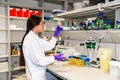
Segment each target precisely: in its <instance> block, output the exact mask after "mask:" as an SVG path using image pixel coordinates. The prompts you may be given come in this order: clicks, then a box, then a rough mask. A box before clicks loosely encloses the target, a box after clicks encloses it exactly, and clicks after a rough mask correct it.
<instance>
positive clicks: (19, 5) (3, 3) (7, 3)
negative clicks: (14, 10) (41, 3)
mask: <svg viewBox="0 0 120 80" xmlns="http://www.w3.org/2000/svg"><path fill="white" fill-rule="evenodd" d="M0 4H1V5H10V6H15V7H23V8H28V9H38V10H42V9H43V8H42V7H32V6H26V5H21V4H15V3H10V2H0Z"/></svg>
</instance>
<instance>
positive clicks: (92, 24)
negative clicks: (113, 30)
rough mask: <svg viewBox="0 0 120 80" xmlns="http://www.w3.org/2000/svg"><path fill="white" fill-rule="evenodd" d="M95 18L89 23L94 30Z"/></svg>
mask: <svg viewBox="0 0 120 80" xmlns="http://www.w3.org/2000/svg"><path fill="white" fill-rule="evenodd" d="M95 22H96V21H95V20H92V23H91V27H92V29H93V30H94V29H95V27H96V24H95Z"/></svg>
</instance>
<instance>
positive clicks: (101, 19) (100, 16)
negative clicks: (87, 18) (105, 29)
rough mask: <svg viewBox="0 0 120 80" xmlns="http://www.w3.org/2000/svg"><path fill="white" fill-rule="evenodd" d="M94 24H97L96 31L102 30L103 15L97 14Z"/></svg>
mask: <svg viewBox="0 0 120 80" xmlns="http://www.w3.org/2000/svg"><path fill="white" fill-rule="evenodd" d="M96 23H97V27H96V29H102V24H103V13H99V14H98V17H97V20H96Z"/></svg>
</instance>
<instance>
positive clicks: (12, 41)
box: [10, 41, 21, 43]
mask: <svg viewBox="0 0 120 80" xmlns="http://www.w3.org/2000/svg"><path fill="white" fill-rule="evenodd" d="M20 42H21V41H10V43H20Z"/></svg>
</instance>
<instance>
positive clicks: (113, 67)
mask: <svg viewBox="0 0 120 80" xmlns="http://www.w3.org/2000/svg"><path fill="white" fill-rule="evenodd" d="M110 75H111V76H112V77H113V79H114V80H120V62H119V61H110Z"/></svg>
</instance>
